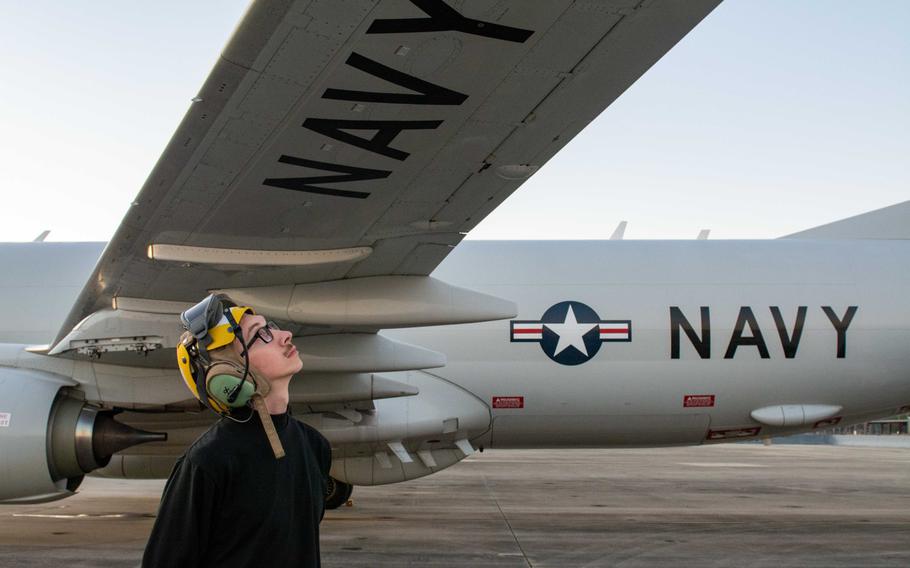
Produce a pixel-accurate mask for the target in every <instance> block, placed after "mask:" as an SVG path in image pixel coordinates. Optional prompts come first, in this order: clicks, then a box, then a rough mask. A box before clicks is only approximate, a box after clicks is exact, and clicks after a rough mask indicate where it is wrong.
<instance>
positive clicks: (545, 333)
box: [509, 300, 632, 365]
mask: <svg viewBox="0 0 910 568" xmlns="http://www.w3.org/2000/svg"><path fill="white" fill-rule="evenodd" d="M509 332H510V338H511V340H512V341H513V342H515V343H539V344H540V348H541V349H543V352H544V353H545V354H546V355H547V357H549V358H550V359H552V360H554V361H556V362H557V363H559V364H560V365H581V364H582V363H585V362H587V361H590V360H591V359H592V358H593V357H594V356H595V355H597V352H598V351H599V350H600V346H601V344H602V343H605V342H607V341H632V322H631V321H630V320H602V319H600V316H598V315H597V312H595V311H594V310H593V309H592V308H591V307H590V306H588V305H586V304H582V303H581V302H575V301H571V300H570V301H567V302H559V303H558V304H554V305H552V306H550V308H549V309H547V311H545V312H544V313H543V316H541V318H540V320H512V321H511V322H509Z"/></svg>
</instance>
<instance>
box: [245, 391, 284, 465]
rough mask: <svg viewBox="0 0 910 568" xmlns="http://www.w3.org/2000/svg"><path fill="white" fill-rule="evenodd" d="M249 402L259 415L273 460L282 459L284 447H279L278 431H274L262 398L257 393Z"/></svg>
mask: <svg viewBox="0 0 910 568" xmlns="http://www.w3.org/2000/svg"><path fill="white" fill-rule="evenodd" d="M251 402H252V403H253V408H254V409H255V410H256V413H257V414H259V420H261V421H262V427H263V428H264V429H265V435H266V437H267V438H268V439H269V445H271V446H272V453H274V454H275V459H281V458H283V457H284V447H283V446H282V445H281V439H279V438H278V431H277V430H275V424H273V423H272V417H271V416H270V415H269V411H268V409H267V408H266V407H265V401H264V400H263V399H262V396H261V395H259V394H258V393H257V394H254V395H253V398H252V399H251Z"/></svg>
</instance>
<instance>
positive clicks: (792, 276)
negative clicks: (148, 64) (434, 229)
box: [0, 240, 910, 447]
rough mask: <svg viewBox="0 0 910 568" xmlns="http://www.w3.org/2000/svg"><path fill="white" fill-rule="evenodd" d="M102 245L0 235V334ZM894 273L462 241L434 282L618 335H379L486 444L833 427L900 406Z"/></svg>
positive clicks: (907, 390)
mask: <svg viewBox="0 0 910 568" xmlns="http://www.w3.org/2000/svg"><path fill="white" fill-rule="evenodd" d="M102 248H103V244H101V243H24V244H4V245H0V261H2V263H3V265H4V271H3V273H2V276H0V283H2V288H3V294H2V300H0V301H2V302H3V312H4V314H6V317H4V318H3V320H2V327H0V342H4V343H17V344H22V343H30V344H39V343H47V342H49V341H51V340H52V339H53V337H54V336H55V334H56V333H57V332H58V331H59V330H58V327H59V325H60V324H61V322H62V321H63V319H64V318H65V316H66V314H67V312H68V310H69V308H70V306H71V305H72V302H73V301H74V300H75V298H76V296H77V294H78V292H79V290H80V289H81V288H82V286H83V284H84V283H85V279H86V278H88V276H89V274H90V272H91V269H92V268H93V266H94V264H95V262H96V260H97V258H98V256H99V255H100V253H101V250H102ZM908 266H910V242H907V241H898V240H893V241H882V240H866V241H864V240H843V241H835V240H831V241H824V240H773V241H546V242H536V241H509V242H507V241H486V242H481V241H468V242H465V243H462V244H461V245H459V246H458V247H457V248H456V249H455V250H454V251H453V252H452V254H451V255H450V256H449V257H448V258H447V259H446V260H445V261H444V262H443V264H442V265H440V266H439V268H438V269H437V270H436V271H435V272H434V274H433V276H434V277H437V278H439V279H441V280H444V281H446V282H449V283H451V284H455V285H459V286H463V287H466V288H470V289H473V290H477V291H481V292H486V293H489V294H492V295H495V296H498V297H501V298H506V299H510V300H513V301H515V302H516V303H517V304H518V316H517V318H516V320H517V321H520V322H532V323H533V322H538V323H540V322H541V319H542V317H543V315H544V314H545V312H547V310H548V309H550V308H551V307H554V306H557V304H560V303H561V302H574V304H573V305H574V306H576V308H577V309H576V310H575V311H579V310H581V309H582V308H580V307H578V306H579V304H581V305H584V306H587V307H588V308H590V309H591V310H593V312H596V315H597V317H598V318H599V320H604V321H609V320H617V321H627V322H628V325H629V327H630V337H629V339H630V340H629V341H604V342H598V341H596V340H595V341H594V343H591V342H590V341H591V340H590V336H589V339H588V345H595V344H596V346H595V347H594V348H588V349H585V351H587V352H588V353H587V354H586V356H580V355H579V353H576V354H575V355H577V356H576V357H575V358H574V359H572V360H571V361H570V362H571V363H574V364H563V363H565V359H566V355H571V354H572V351H571V349H577V348H578V347H580V345H577V346H576V347H569V348H568V351H565V348H566V345H564V344H561V345H558V346H557V348H558V349H563V351H565V353H563V356H562V360H563V362H562V363H561V362H559V359H560V357H558V356H557V357H555V358H552V357H551V356H549V355H548V353H547V351H548V349H549V352H550V355H553V351H554V348H553V343H552V341H553V337H555V336H552V335H548V336H547V339H546V340H543V343H544V344H545V343H546V341H550V342H551V343H550V344H549V348H547V347H546V346H545V345H544V344H542V343H541V341H513V340H512V339H513V337H514V336H513V335H512V333H511V332H512V326H511V325H510V322H509V321H507V320H506V321H496V322H486V323H479V324H463V325H449V326H440V327H425V328H416V329H399V330H387V331H383V332H382V334H383V335H386V336H388V337H391V338H394V339H399V340H402V341H406V342H408V343H413V344H416V345H419V346H422V347H427V348H430V349H433V350H436V351H439V352H442V353H444V354H446V356H447V358H448V362H447V364H446V366H445V367H443V368H440V369H433V370H430V371H428V373H430V374H432V375H435V376H437V377H440V378H443V379H445V380H447V381H449V382H451V383H454V384H457V385H458V386H460V387H462V388H463V389H465V390H467V391H469V392H470V393H472V394H473V395H475V396H476V397H477V398H478V399H480V400H481V401H483V402H484V403H485V404H486V405H488V406H489V407H490V412H491V415H492V418H493V426H492V430H491V432H490V433H488V434H487V435H486V436H485V437H484V443H486V444H488V445H492V446H494V447H606V446H614V445H652V444H653V445H664V444H691V443H700V442H702V441H704V440H706V436H707V439H708V440H712V439H716V440H718V441H722V440H723V439H725V434H724V433H725V432H732V434H730V436H729V437H730V438H731V439H735V438H736V437H737V436H739V435H747V436H748V435H750V434H756V435H757V434H758V430H751V429H753V428H755V427H756V426H758V425H757V423H756V422H755V421H754V420H753V419H752V418H751V417H750V413H751V412H752V411H754V410H756V409H759V408H764V407H773V406H776V405H781V406H784V405H791V406H792V405H827V406H831V407H842V410H840V411H839V412H837V416H836V417H833V418H835V421H840V423H842V424H846V423H848V422H850V421H858V420H861V419H865V418H868V417H874V416H884V415H889V414H893V413H895V412H897V411H898V410H900V409H902V407H905V406H906V405H910V352H908V349H907V347H908V345H910V324H908V322H910V302H908V301H907V299H906V294H905V291H906V290H907V285H908V280H910V271H908V268H907V267H908ZM556 311H557V312H558V311H559V308H556ZM564 312H565V310H564V308H563V313H564ZM551 315H552V314H551ZM557 315H559V314H557ZM576 315H577V316H578V319H579V322H580V323H585V322H581V320H582V319H584V318H583V317H581V316H580V315H578V314H576ZM851 315H852V319H851V317H850V316H851ZM558 319H560V320H562V319H564V317H560V318H558ZM550 320H551V321H550V323H561V322H554V321H553V320H552V317H551V318H550ZM546 323H547V322H543V323H540V327H541V328H545V327H546ZM737 323H739V324H740V325H739V326H738V327H739V329H737ZM798 323H799V324H801V325H798ZM587 324H589V325H592V326H593V325H596V323H591V321H590V317H589V318H588V320H587ZM781 324H782V325H781ZM838 324H839V325H838ZM797 327H801V333H797ZM544 333H546V334H549V333H550V332H549V331H546V332H542V334H541V335H542V336H543V334H544ZM595 335H596V332H595ZM674 345H675V347H674ZM556 355H558V353H557V354H556ZM570 359H571V358H570ZM174 381H179V377H178V375H177V374H176V372H175V373H174ZM820 422H821V423H819V424H815V423H808V424H805V423H804V424H796V425H786V426H773V425H772V426H768V425H767V424H765V425H761V430H760V432H761V435H772V434H779V433H789V432H796V431H804V430H809V429H812V428H813V427H819V428H820V427H824V426H826V425H828V424H829V422H824V421H820ZM709 432H715V433H716V432H720V433H721V434H720V435H717V436H713V437H712V435H709ZM743 432H744V433H745V434H742V433H743Z"/></svg>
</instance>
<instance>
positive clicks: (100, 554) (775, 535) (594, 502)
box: [0, 444, 910, 568]
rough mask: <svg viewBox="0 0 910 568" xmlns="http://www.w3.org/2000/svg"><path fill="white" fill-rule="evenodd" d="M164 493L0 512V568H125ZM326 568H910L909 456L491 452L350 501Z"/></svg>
mask: <svg viewBox="0 0 910 568" xmlns="http://www.w3.org/2000/svg"><path fill="white" fill-rule="evenodd" d="M163 485H164V482H163V481H132V480H122V481H121V480H106V479H91V478H89V479H86V481H85V483H84V484H83V488H82V489H81V491H80V493H79V494H78V495H76V496H74V497H72V498H70V499H66V500H63V501H57V502H54V503H47V504H43V505H29V506H15V507H6V506H4V507H0V566H3V567H8V568H17V567H30V568H32V567H49V566H69V567H73V568H76V567H88V566H111V567H114V566H116V567H121V566H123V567H126V566H130V567H133V566H137V565H138V564H139V560H140V558H141V555H142V550H143V548H144V545H145V541H146V539H147V538H148V534H149V531H150V530H151V526H152V523H153V521H154V515H155V510H156V508H157V504H158V499H159V497H160V493H161V489H162V487H163ZM321 531H322V550H323V553H322V558H323V566H326V567H339V568H340V567H352V566H356V567H368V566H369V567H380V566H396V567H397V566H415V567H416V566H433V567H441V566H471V567H494V566H495V567H517V568H521V567H525V568H527V567H533V568H543V567H571V566H578V567H593V566H622V567H644V566H648V567H650V566H674V567H675V566H680V565H683V566H724V567H726V566H767V567H773V568H783V567H790V566H793V567H797V566H799V567H804V566H818V567H822V566H824V567H826V568H828V567H837V566H863V567H877V566H901V567H906V566H910V451H907V450H906V449H894V448H856V447H831V446H789V445H788V446H783V445H773V446H768V447H766V446H761V445H745V444H736V445H724V446H709V447H690V448H662V449H640V450H575V451H566V450H559V451H555V450H553V451H551V450H547V451H502V450H500V451H487V452H485V453H483V454H475V455H474V456H472V457H471V458H469V459H467V460H465V461H464V462H462V463H460V464H457V465H455V466H453V467H452V468H450V469H447V470H444V471H442V472H440V473H438V474H435V475H432V476H429V477H427V478H423V479H418V480H414V481H411V482H408V483H404V484H397V485H390V486H384V487H358V488H356V489H355V490H354V497H353V506H352V507H342V508H341V509H338V510H335V511H329V512H327V514H326V518H325V520H324V521H323V523H322V526H321Z"/></svg>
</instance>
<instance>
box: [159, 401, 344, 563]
mask: <svg viewBox="0 0 910 568" xmlns="http://www.w3.org/2000/svg"><path fill="white" fill-rule="evenodd" d="M272 421H273V422H274V423H275V428H276V430H277V431H278V435H279V437H280V438H281V444H282V445H283V446H284V450H285V452H286V454H287V455H286V456H285V457H284V458H282V459H280V460H276V459H275V456H274V454H273V453H272V449H271V447H270V446H269V442H268V438H267V437H266V435H265V432H264V431H263V428H262V423H261V422H260V421H259V419H258V417H257V416H256V415H253V417H252V419H251V420H250V421H249V422H247V423H243V424H238V423H236V422H233V421H231V420H228V419H226V418H222V419H221V420H220V421H219V422H217V423H216V424H215V425H214V426H212V428H210V429H209V430H208V431H207V432H206V433H205V434H203V435H202V436H200V438H199V439H198V440H196V441H195V442H194V443H193V445H192V446H190V447H189V448H188V449H187V451H186V453H185V454H184V455H183V456H181V457H180V458H179V459H178V460H177V463H176V464H175V466H174V470H173V471H172V472H171V476H170V478H169V479H168V481H167V484H166V485H165V486H164V494H163V495H162V497H161V505H160V507H159V510H158V518H157V519H156V520H155V526H154V527H153V528H152V534H151V536H150V537H149V541H148V544H147V545H146V548H145V554H144V556H143V558H142V566H143V568H159V567H162V568H163V567H167V568H174V567H186V568H190V567H205V566H217V567H218V568H232V567H235V566H236V567H247V566H294V567H307V568H309V567H318V566H319V522H320V521H321V520H322V515H323V513H324V506H325V490H326V483H327V478H328V475H329V468H330V465H331V460H332V450H331V446H330V445H329V442H328V441H327V440H326V439H325V438H324V437H323V436H322V434H320V433H319V432H318V431H316V430H315V429H314V428H312V427H310V426H307V425H306V424H303V423H302V422H300V421H298V420H296V419H295V418H293V417H292V416H289V413H287V412H285V413H284V414H279V415H273V416H272Z"/></svg>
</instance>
